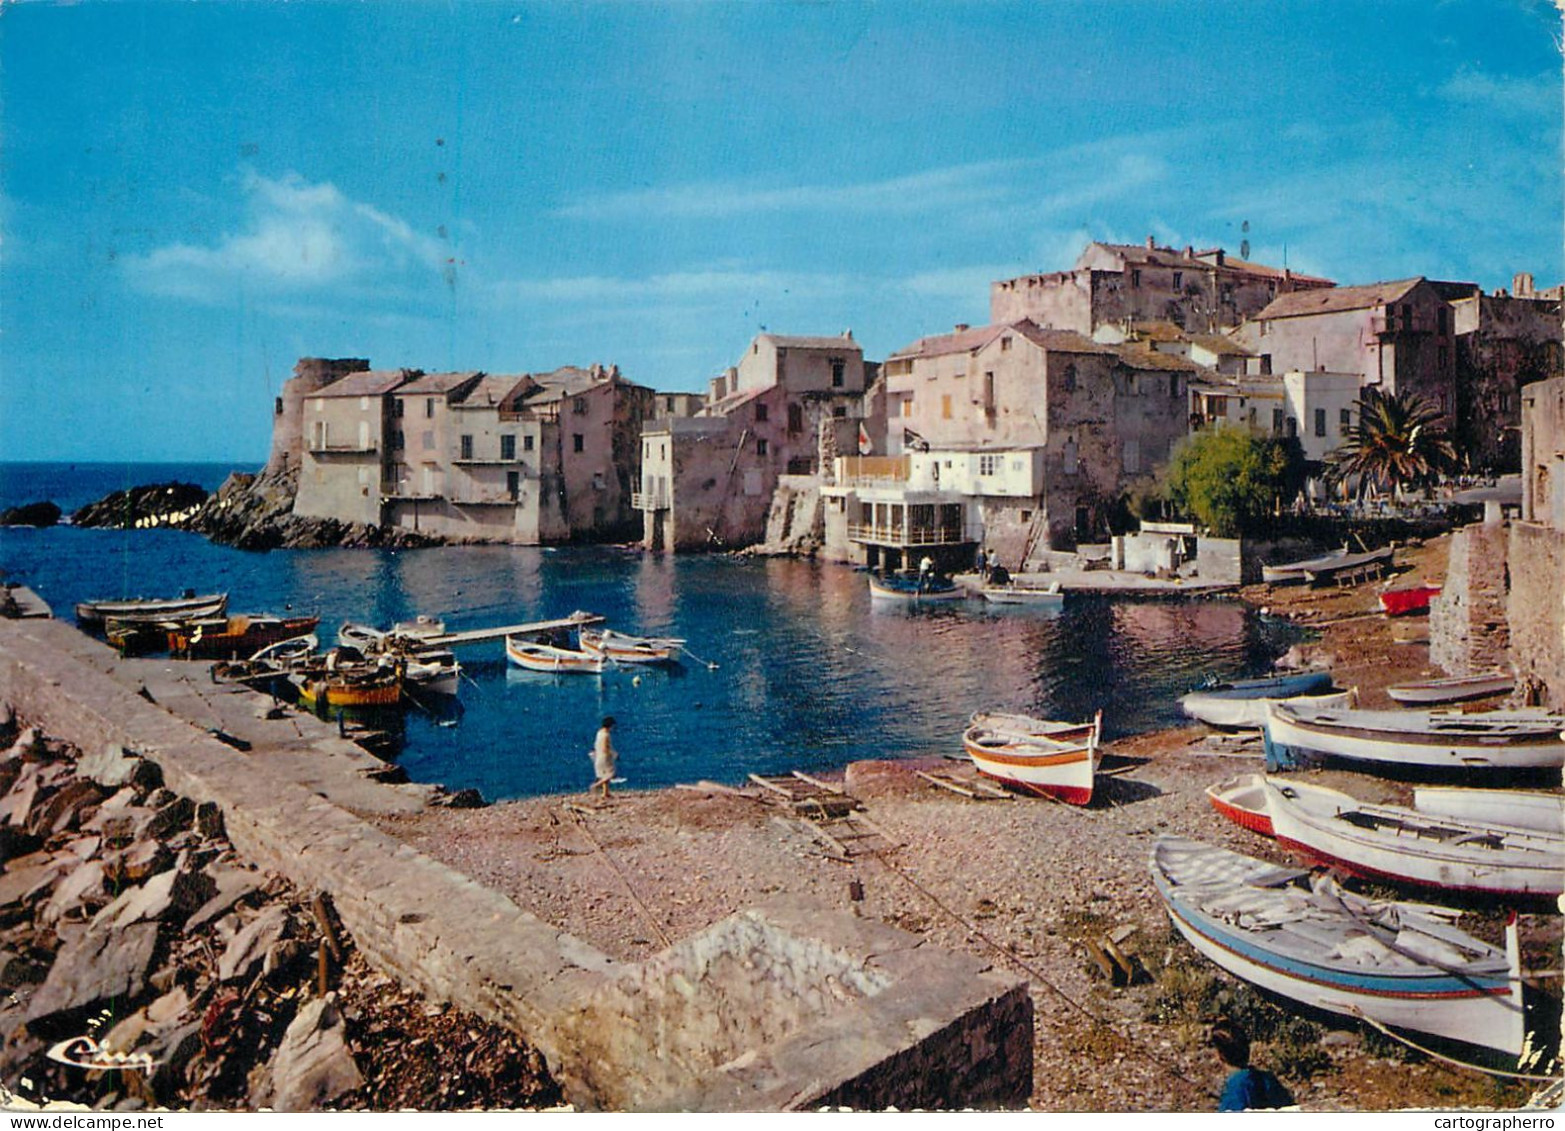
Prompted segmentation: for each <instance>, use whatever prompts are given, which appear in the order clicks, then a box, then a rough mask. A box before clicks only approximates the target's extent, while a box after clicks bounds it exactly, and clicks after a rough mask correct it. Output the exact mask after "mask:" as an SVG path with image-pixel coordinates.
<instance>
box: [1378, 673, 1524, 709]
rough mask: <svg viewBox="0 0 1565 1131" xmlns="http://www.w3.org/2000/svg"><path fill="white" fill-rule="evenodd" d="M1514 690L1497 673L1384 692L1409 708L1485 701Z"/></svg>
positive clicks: (1429, 681)
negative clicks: (1475, 700)
mask: <svg viewBox="0 0 1565 1131" xmlns="http://www.w3.org/2000/svg"><path fill="white" fill-rule="evenodd" d="M1515 686H1516V681H1515V680H1514V679H1512V678H1511V677H1510V676H1508V675H1502V674H1500V673H1496V674H1494V675H1487V676H1460V677H1455V678H1452V679H1426V680H1421V681H1419V682H1417V683H1404V684H1400V685H1398V686H1396V687H1388V688H1386V694H1387V695H1389V696H1390V697H1391V698H1392V699H1393V700H1395V701H1396V702H1398V703H1406V704H1408V705H1409V706H1417V705H1420V704H1422V705H1425V706H1430V705H1438V704H1441V703H1466V702H1469V701H1470V700H1473V699H1488V698H1491V697H1492V696H1495V695H1504V694H1505V693H1506V692H1508V691H1510V690H1511V688H1513V687H1515Z"/></svg>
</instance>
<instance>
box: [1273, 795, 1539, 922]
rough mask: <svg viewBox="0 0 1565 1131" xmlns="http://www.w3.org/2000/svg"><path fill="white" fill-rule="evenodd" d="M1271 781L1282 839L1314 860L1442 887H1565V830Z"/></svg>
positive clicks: (1492, 890)
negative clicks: (1514, 824)
mask: <svg viewBox="0 0 1565 1131" xmlns="http://www.w3.org/2000/svg"><path fill="white" fill-rule="evenodd" d="M1264 786H1265V790H1266V807H1267V812H1268V813H1269V814H1270V816H1271V821H1272V827H1273V829H1274V830H1275V835H1276V837H1277V841H1278V843H1279V844H1281V845H1282V846H1283V847H1285V848H1287V849H1289V850H1290V851H1292V852H1294V853H1296V854H1298V855H1300V856H1303V857H1304V858H1306V859H1308V860H1309V861H1311V862H1312V863H1319V864H1325V865H1328V866H1331V867H1337V868H1341V869H1343V870H1344V871H1347V872H1350V873H1352V874H1353V875H1355V876H1362V877H1365V878H1368V879H1372V880H1391V881H1394V882H1398V883H1405V884H1415V885H1418V886H1422V887H1430V888H1438V889H1440V890H1442V891H1462V892H1482V893H1488V894H1492V895H1507V896H1518V895H1526V896H1540V897H1552V896H1558V895H1560V894H1561V893H1562V892H1565V836H1561V835H1559V834H1550V833H1544V832H1539V831H1537V830H1536V829H1524V828H1515V827H1512V826H1510V825H1504V824H1496V823H1492V822H1488V821H1476V820H1471V819H1463V818H1457V817H1452V816H1449V815H1433V814H1429V813H1421V812H1418V811H1417V810H1414V809H1403V808H1401V807H1399V806H1392V805H1371V804H1368V803H1366V802H1361V801H1358V800H1355V799H1354V798H1353V797H1350V796H1349V795H1348V794H1346V793H1342V792H1340V791H1338V790H1335V789H1328V788H1326V787H1325V786H1322V785H1315V784H1312V783H1309V782H1303V781H1287V782H1282V781H1276V780H1271V779H1265V781H1264Z"/></svg>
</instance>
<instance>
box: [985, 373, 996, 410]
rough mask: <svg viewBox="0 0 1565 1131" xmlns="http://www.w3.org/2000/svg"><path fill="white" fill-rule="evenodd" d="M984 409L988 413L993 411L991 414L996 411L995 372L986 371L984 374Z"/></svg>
mask: <svg viewBox="0 0 1565 1131" xmlns="http://www.w3.org/2000/svg"><path fill="white" fill-rule="evenodd" d="M984 411H985V412H986V413H991V414H992V413H993V412H994V374H993V373H985V374H984Z"/></svg>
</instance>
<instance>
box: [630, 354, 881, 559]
mask: <svg viewBox="0 0 1565 1131" xmlns="http://www.w3.org/2000/svg"><path fill="white" fill-rule="evenodd" d="M875 371H876V367H875V365H874V364H873V363H866V362H865V360H864V350H863V347H862V346H860V345H859V343H858V342H856V341H854V340H853V333H852V331H847V332H845V333H843V334H842V335H841V336H840V337H835V338H833V337H801V336H792V335H783V334H771V333H763V334H760V335H758V336H757V337H756V338H755V339H754V340H753V341H751V343H750V347H749V348H748V349H747V350H746V351H745V353H744V356H743V357H742V358H741V359H740V360H739V362H738V364H737V365H734V366H731V367H730V368H729V369H728V370H726V371H725V372H724V373H723V374H722V375H720V376H718V377H715V378H713V379H712V381H711V393H710V396H709V398H708V400H707V403H706V405H705V406H704V407H702V408H701V409H700V410H699V411H697V412H696V413H695V414H694V415H693V416H669V417H666V418H661V419H659V420H657V421H656V422H654V423H653V424H652V425H651V426H650V427H648V428H647V429H646V431H644V432H643V434H642V437H641V487H640V490H639V491H638V492H637V494H636V496H635V505H636V507H637V509H638V510H640V511H641V514H642V516H643V519H642V521H643V538H644V542H645V544H646V545H647V546H648V547H649V548H650V549H655V550H661V549H669V550H702V549H727V548H733V547H738V546H745V545H750V544H753V543H756V542H760V541H762V540H763V539H764V538H765V537H766V534H767V528H768V515H769V514H770V513H771V512H772V511H773V510H774V509H777V510H779V511H780V512H788V513H781V514H780V516H779V521H777V522H776V523H774V524H773V525H774V528H775V529H778V530H781V531H783V532H784V533H786V532H787V531H789V530H798V529H800V528H808V529H813V528H814V527H815V526H816V522H815V517H816V515H817V513H818V509H819V495H818V488H819V485H820V480H821V478H822V477H823V475H829V473H830V469H831V467H832V460H833V458H834V457H835V456H836V455H837V454H838V452H840V451H844V450H846V451H853V450H857V445H858V444H859V443H860V437H861V435H868V434H870V433H871V432H872V431H873V432H874V433H878V432H880V431H881V427H880V425H879V424H878V423H877V422H876V419H875V416H876V414H875V413H874V411H873V408H872V407H871V409H870V410H868V411H867V410H866V405H870V406H873V404H874V397H873V396H872V395H869V396H867V394H869V393H870V390H871V388H872V386H873V381H874V375H875ZM792 512H797V517H796V518H795V517H793V515H792Z"/></svg>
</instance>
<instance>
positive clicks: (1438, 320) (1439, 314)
mask: <svg viewBox="0 0 1565 1131" xmlns="http://www.w3.org/2000/svg"><path fill="white" fill-rule="evenodd" d="M1450 318H1451V311H1450V310H1449V309H1448V308H1447V307H1444V306H1442V307H1441V308H1440V309H1439V310H1437V311H1435V327H1436V328H1437V329H1438V330H1439V331H1440V333H1442V334H1444V333H1447V332H1448V330H1449V328H1450Z"/></svg>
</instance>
